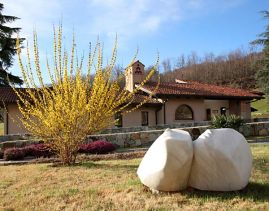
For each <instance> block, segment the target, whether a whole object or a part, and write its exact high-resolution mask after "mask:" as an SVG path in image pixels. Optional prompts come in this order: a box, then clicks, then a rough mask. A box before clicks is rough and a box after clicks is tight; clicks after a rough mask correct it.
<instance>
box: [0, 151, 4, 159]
mask: <svg viewBox="0 0 269 211" xmlns="http://www.w3.org/2000/svg"><path fill="white" fill-rule="evenodd" d="M3 157H4V151H3V150H2V149H0V159H3Z"/></svg>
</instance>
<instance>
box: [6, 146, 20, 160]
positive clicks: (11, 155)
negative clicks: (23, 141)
mask: <svg viewBox="0 0 269 211" xmlns="http://www.w3.org/2000/svg"><path fill="white" fill-rule="evenodd" d="M24 155H25V154H24V150H23V148H8V149H6V150H5V151H4V160H23V158H24Z"/></svg>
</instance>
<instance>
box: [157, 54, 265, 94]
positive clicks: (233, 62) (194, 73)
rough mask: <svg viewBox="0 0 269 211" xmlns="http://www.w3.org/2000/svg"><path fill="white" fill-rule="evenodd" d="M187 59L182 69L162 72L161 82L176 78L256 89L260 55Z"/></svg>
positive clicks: (231, 55) (229, 55)
mask: <svg viewBox="0 0 269 211" xmlns="http://www.w3.org/2000/svg"><path fill="white" fill-rule="evenodd" d="M187 58H188V60H187V61H185V62H184V64H183V65H182V67H180V68H176V69H174V70H173V71H167V72H164V73H163V74H162V76H161V77H162V81H167V82H170V81H174V80H175V78H177V79H181V80H194V81H200V82H205V83H213V84H217V85H227V86H233V87H239V88H244V89H256V88H257V85H256V80H255V74H256V72H257V70H258V69H259V59H260V58H262V54H261V53H256V52H242V51H236V52H232V53H230V54H228V55H224V56H218V57H214V56H211V57H204V58H197V57H196V58H195V59H193V58H191V57H189V56H188V57H187ZM198 61H199V62H198Z"/></svg>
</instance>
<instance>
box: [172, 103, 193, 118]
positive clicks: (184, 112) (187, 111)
mask: <svg viewBox="0 0 269 211" xmlns="http://www.w3.org/2000/svg"><path fill="white" fill-rule="evenodd" d="M175 120H193V111H192V109H191V107H190V106H188V105H180V106H179V107H178V108H177V110H176V113H175Z"/></svg>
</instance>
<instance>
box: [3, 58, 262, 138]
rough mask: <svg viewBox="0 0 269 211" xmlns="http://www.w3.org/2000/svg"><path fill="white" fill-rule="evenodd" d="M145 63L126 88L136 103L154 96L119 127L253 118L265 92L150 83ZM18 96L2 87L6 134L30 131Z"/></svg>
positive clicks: (133, 70) (130, 72)
mask: <svg viewBox="0 0 269 211" xmlns="http://www.w3.org/2000/svg"><path fill="white" fill-rule="evenodd" d="M144 67H145V66H144V65H143V64H142V63H141V62H140V61H136V62H135V63H133V65H132V66H130V67H128V69H127V71H126V75H125V76H126V77H125V89H126V90H128V91H130V92H133V91H134V89H138V90H139V91H138V94H136V95H135V98H134V100H133V102H132V105H133V106H135V105H137V104H139V103H140V102H142V101H143V100H144V99H145V98H148V97H149V96H151V97H150V99H149V100H148V102H147V103H145V104H144V105H143V106H142V107H140V108H139V109H137V110H135V111H133V112H131V113H127V114H125V115H121V114H117V116H116V117H115V118H117V119H119V121H118V124H117V126H115V127H136V126H155V125H163V124H166V125H169V124H175V123H181V122H193V121H194V122H201V121H208V120H211V118H212V117H213V116H214V115H228V114H235V115H237V116H241V117H242V118H243V119H250V118H251V107H250V102H251V101H252V100H258V99H261V98H263V97H262V95H261V93H258V92H252V91H247V90H242V89H237V88H231V87H223V86H216V85H211V84H203V83H199V82H195V81H181V80H175V82H172V83H160V84H159V86H158V88H157V89H156V86H157V84H158V83H157V82H153V81H151V82H147V83H146V84H145V85H144V86H142V87H141V86H139V84H140V83H141V82H142V81H143V80H144V79H145V78H146V75H145V70H144ZM17 101H18V98H17V96H16V94H15V93H14V91H13V90H12V88H0V102H3V103H4V104H5V107H6V110H7V112H6V111H5V112H4V128H5V132H4V133H5V134H22V133H27V131H26V130H25V128H24V127H23V126H22V125H21V123H20V121H19V118H18V117H19V116H20V112H19V109H18V106H17Z"/></svg>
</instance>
